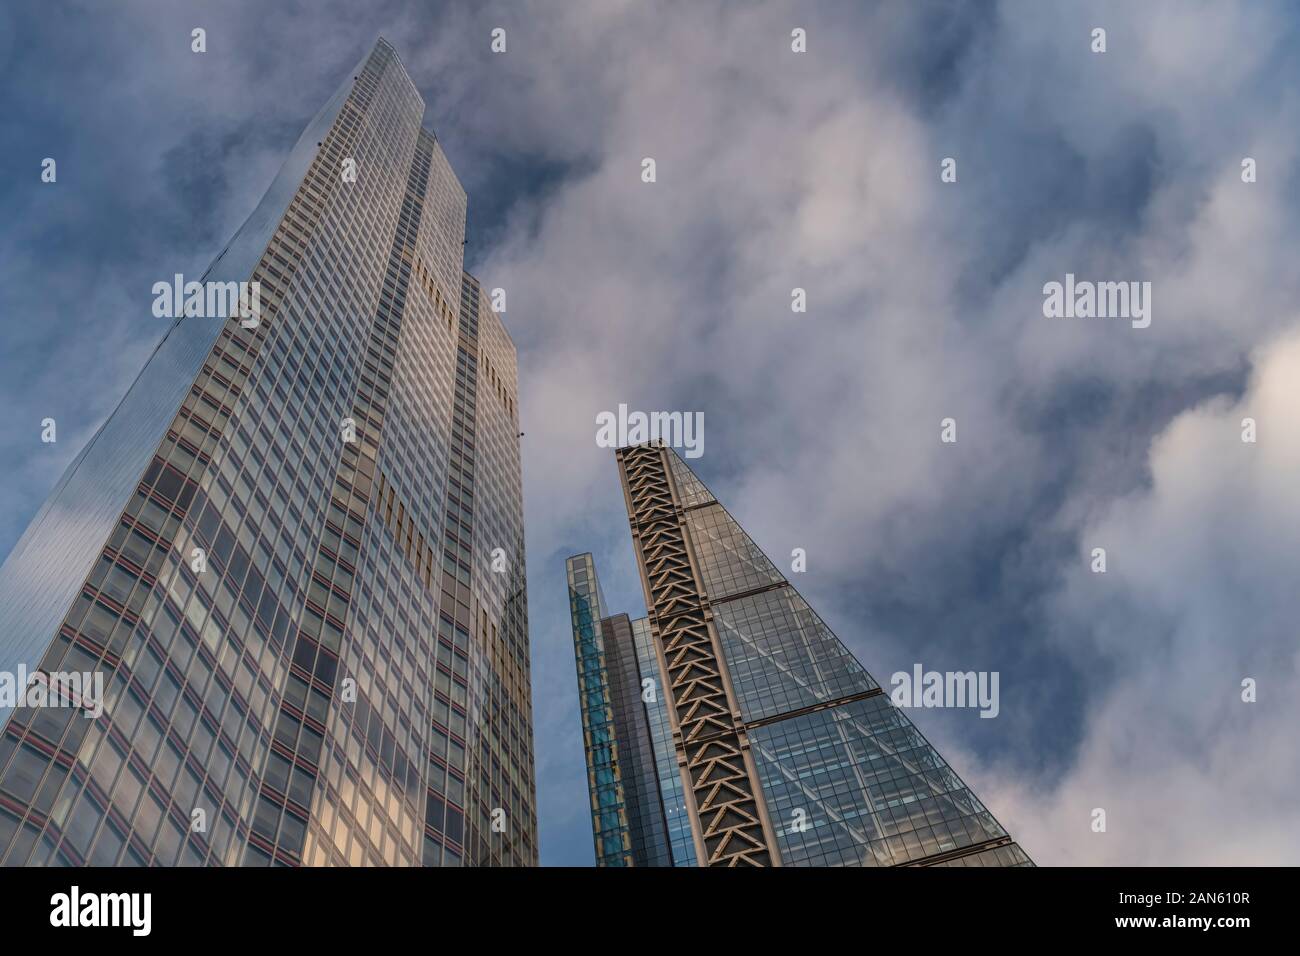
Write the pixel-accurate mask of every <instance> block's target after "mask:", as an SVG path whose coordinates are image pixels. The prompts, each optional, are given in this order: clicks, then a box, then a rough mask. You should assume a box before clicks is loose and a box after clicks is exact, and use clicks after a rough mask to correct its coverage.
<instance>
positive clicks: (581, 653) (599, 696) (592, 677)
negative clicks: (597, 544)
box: [565, 554, 633, 866]
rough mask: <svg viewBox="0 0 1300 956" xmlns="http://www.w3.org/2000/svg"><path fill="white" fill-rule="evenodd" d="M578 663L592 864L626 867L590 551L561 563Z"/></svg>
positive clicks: (627, 837) (627, 847)
mask: <svg viewBox="0 0 1300 956" xmlns="http://www.w3.org/2000/svg"><path fill="white" fill-rule="evenodd" d="M565 570H566V573H567V576H568V582H569V612H570V615H571V616H572V620H573V645H574V657H575V659H576V661H577V667H578V709H579V711H580V713H581V715H582V736H583V747H584V750H585V755H586V759H587V790H588V793H589V796H590V800H591V830H592V836H593V838H594V840H595V844H596V865H597V866H632V864H633V859H632V836H631V833H630V831H629V828H628V818H627V802H626V800H625V798H624V794H623V781H622V776H621V765H620V761H619V753H618V740H617V733H616V731H615V724H614V706H613V702H612V700H611V693H610V686H609V684H610V682H609V670H608V667H607V666H606V658H605V646H604V636H603V634H602V630H601V625H600V621H601V608H602V607H603V606H604V602H603V599H602V597H601V594H600V584H599V582H598V580H597V579H596V567H595V564H594V563H593V561H592V558H591V555H590V554H580V555H575V556H574V557H571V558H569V559H568V561H567V562H566V567H565Z"/></svg>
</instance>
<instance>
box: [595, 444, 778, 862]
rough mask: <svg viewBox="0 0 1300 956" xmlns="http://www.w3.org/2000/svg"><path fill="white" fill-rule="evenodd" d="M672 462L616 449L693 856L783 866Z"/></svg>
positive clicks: (656, 450) (653, 453)
mask: <svg viewBox="0 0 1300 956" xmlns="http://www.w3.org/2000/svg"><path fill="white" fill-rule="evenodd" d="M667 454H668V452H667V451H665V449H663V448H662V447H660V446H657V445H637V446H633V447H630V448H622V449H619V451H618V462H619V474H620V477H621V478H622V481H623V493H624V496H625V497H626V499H627V506H628V517H629V519H630V521H631V524H632V537H633V539H634V541H635V542H636V552H637V564H638V565H639V567H640V571H641V582H642V585H643V587H644V589H645V594H646V609H647V611H648V612H649V618H650V626H651V633H652V634H653V636H654V639H655V644H656V647H657V656H658V657H659V665H660V668H661V670H662V672H663V674H664V677H665V680H666V681H667V684H668V693H669V694H670V695H671V698H672V704H673V706H672V707H671V708H670V709H669V714H670V716H671V718H672V725H673V737H674V743H675V745H676V747H677V755H678V762H679V763H680V764H681V769H682V775H683V783H684V784H685V785H686V795H687V807H688V812H689V815H690V818H691V828H692V830H693V831H694V834H695V843H696V852H697V855H698V857H699V859H700V862H701V864H702V865H704V866H779V865H780V857H779V855H778V852H777V850H776V840H775V837H774V835H773V833H772V827H771V824H770V821H769V820H768V816H767V810H766V807H765V806H764V803H763V797H762V791H761V789H760V788H759V784H758V777H757V774H756V772H755V769H754V762H753V759H752V757H751V756H750V753H749V739H748V737H747V735H746V733H745V728H744V724H743V722H742V721H741V719H740V711H739V708H738V707H736V705H735V702H734V701H733V700H732V697H731V691H730V681H729V680H728V679H727V675H726V664H725V662H724V660H723V658H722V654H721V651H720V645H719V643H718V639H717V634H716V632H715V630H714V625H713V623H712V614H711V612H710V610H709V606H708V602H707V600H706V599H705V597H704V595H703V593H702V589H701V587H700V585H699V580H700V579H699V577H698V576H697V573H696V569H695V566H694V564H693V563H692V558H691V550H690V547H689V544H688V534H689V532H688V531H687V529H686V528H685V527H684V526H683V523H682V520H681V519H682V507H681V504H680V502H679V501H678V498H677V494H676V491H675V489H674V487H673V484H672V481H671V478H670V477H669V465H668V460H667V457H666V456H667Z"/></svg>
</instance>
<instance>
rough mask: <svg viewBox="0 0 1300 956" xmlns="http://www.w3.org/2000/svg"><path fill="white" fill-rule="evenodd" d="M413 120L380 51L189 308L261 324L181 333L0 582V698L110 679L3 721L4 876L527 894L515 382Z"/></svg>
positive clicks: (442, 159)
mask: <svg viewBox="0 0 1300 956" xmlns="http://www.w3.org/2000/svg"><path fill="white" fill-rule="evenodd" d="M423 117H424V102H423V100H422V99H421V97H420V95H419V93H418V92H417V90H416V88H415V86H414V84H413V83H412V82H411V79H410V77H409V76H408V75H407V73H406V71H405V69H404V68H403V66H402V64H401V62H400V60H399V59H398V57H397V54H396V52H395V51H394V50H393V48H392V47H391V46H390V45H389V44H388V43H387V42H385V41H383V40H380V41H378V42H377V43H376V45H375V46H374V48H373V49H372V50H371V51H370V53H369V54H368V55H367V56H365V57H364V58H363V59H362V61H361V62H360V63H359V64H358V65H357V67H356V69H355V70H354V71H353V73H352V75H350V76H349V77H348V78H347V80H346V81H345V82H344V83H343V84H342V86H341V87H340V88H339V89H338V91H337V92H336V93H335V94H334V96H333V97H331V99H330V100H329V102H328V103H327V104H326V105H325V107H324V108H323V109H322V110H321V112H320V113H319V114H318V115H317V116H316V117H315V118H314V119H313V120H312V122H311V123H310V124H309V126H308V127H307V129H306V131H305V132H304V133H303V135H302V137H301V139H300V140H299V141H298V143H297V145H296V146H295V147H294V148H293V150H292V151H291V153H290V155H289V157H288V159H287V160H286V162H285V164H284V166H283V168H282V169H281V171H280V173H279V174H278V176H277V177H276V179H275V180H274V182H273V183H272V185H271V187H270V188H269V190H268V191H267V193H266V195H265V196H264V197H263V199H262V200H261V202H260V204H259V205H258V207H257V208H256V210H254V212H253V213H252V215H251V216H250V217H249V219H248V220H247V222H245V224H244V225H243V226H242V227H241V228H240V230H239V231H238V232H237V233H236V235H235V236H234V238H233V239H232V240H231V241H230V243H229V244H228V245H227V247H226V248H225V249H224V250H223V251H222V252H221V254H220V255H219V256H218V257H217V258H216V260H215V261H214V262H213V263H212V265H211V266H210V267H209V269H208V271H207V273H205V274H204V276H203V277H202V280H201V281H204V282H232V281H234V282H239V281H252V282H256V283H258V285H259V288H260V299H261V312H260V316H259V317H258V321H256V323H249V322H244V321H240V320H239V318H238V317H235V318H232V317H230V316H228V315H215V316H203V315H189V316H185V317H182V318H178V319H176V320H175V321H174V322H173V324H172V325H171V327H170V329H169V330H168V332H167V333H166V335H165V336H164V338H163V340H162V341H161V343H160V344H159V345H158V347H157V349H156V350H155V352H154V353H153V355H152V356H151V357H150V359H149V362H148V364H147V365H146V366H145V368H144V370H143V371H142V372H141V374H140V376H139V378H138V379H137V380H136V382H135V383H134V384H133V385H132V387H131V389H130V390H129V392H128V393H127V395H126V396H125V397H124V398H123V400H122V402H121V403H120V404H119V406H118V407H117V408H116V409H115V410H114V412H113V413H112V415H111V416H110V417H109V418H108V420H107V421H106V422H105V423H104V425H103V426H102V427H101V428H100V430H99V432H98V433H97V434H96V435H95V436H94V437H93V438H92V440H91V441H90V442H89V444H88V445H87V446H86V447H85V448H84V449H83V450H82V451H81V453H80V454H79V455H78V456H77V458H76V459H75V460H74V461H73V462H72V464H71V465H70V466H69V468H68V469H67V471H66V473H65V474H64V475H63V477H62V478H61V480H60V481H59V483H58V485H57V486H56V487H55V489H54V490H53V492H52V493H51V494H50V496H49V498H48V499H47V500H46V502H45V504H44V505H43V506H42V508H41V509H40V511H39V512H38V514H37V515H36V517H35V518H34V519H33V521H32V523H31V525H30V526H29V527H28V529H27V531H26V532H25V533H24V535H23V536H22V538H21V539H20V540H19V542H18V543H17V544H16V545H15V547H14V549H13V551H12V553H11V554H10V555H9V557H8V559H7V560H6V561H5V564H4V566H3V568H0V672H9V673H15V672H18V671H19V670H20V669H26V670H27V671H28V672H35V673H37V675H38V677H37V679H38V680H39V679H41V677H40V675H45V674H53V673H57V672H63V671H75V672H88V673H99V674H102V675H103V676H104V695H103V697H104V699H103V704H104V712H103V714H102V715H101V716H99V717H97V718H94V719H91V718H88V717H86V716H85V714H84V713H83V712H82V711H81V710H77V709H74V708H66V707H64V708H59V707H49V706H44V707H42V706H18V707H16V708H11V709H8V710H7V711H0V722H2V723H3V730H2V731H0V861H3V863H4V864H5V865H9V866H16V865H47V864H49V865H54V864H59V865H80V864H96V865H114V864H116V865H164V866H167V865H254V866H268V865H276V866H298V865H394V866H419V865H428V866H440V865H443V866H461V865H532V864H535V863H536V861H537V824H536V814H535V792H534V783H533V779H534V767H533V748H532V718H531V701H530V691H529V680H528V673H529V649H528V625H527V616H526V602H525V598H524V586H525V581H524V537H523V516H522V493H521V471H520V460H519V447H518V438H519V427H518V409H517V407H516V402H517V382H516V368H515V349H514V346H513V344H512V343H511V340H510V337H509V335H508V334H507V332H506V330H505V328H504V326H503V325H502V323H501V320H500V319H499V318H498V316H497V315H496V313H495V312H494V311H493V310H492V309H491V308H490V307H489V306H488V303H487V300H486V298H485V297H484V296H483V295H481V293H480V289H479V285H478V282H477V281H476V280H475V279H474V278H473V277H471V276H469V275H467V274H465V273H464V272H463V245H464V230H465V216H466V197H465V192H464V190H463V188H462V187H461V185H460V183H459V181H458V180H457V178H456V175H455V173H454V172H453V171H452V169H451V167H450V165H449V164H448V161H447V158H446V156H445V155H444V154H443V151H442V148H441V147H440V145H439V144H438V141H437V139H436V138H435V136H434V135H433V134H432V133H431V132H430V131H428V130H427V129H425V128H423V126H422V122H423ZM162 271H163V272H164V273H167V275H166V276H165V278H167V279H170V270H167V269H163V270H162ZM146 308H147V306H146ZM145 314H146V315H147V312H146V313H145ZM152 321H158V320H157V319H153V320H152Z"/></svg>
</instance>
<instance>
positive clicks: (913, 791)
mask: <svg viewBox="0 0 1300 956" xmlns="http://www.w3.org/2000/svg"><path fill="white" fill-rule="evenodd" d="M749 735H750V741H751V743H752V745H753V750H752V753H753V756H754V762H755V765H756V766H757V768H758V773H759V777H760V778H761V779H762V782H763V792H764V795H765V797H766V799H767V805H768V812H769V813H770V814H771V816H772V820H773V826H774V828H775V830H776V833H777V841H778V844H779V846H780V849H781V860H782V862H783V863H784V864H785V865H787V866H896V865H899V864H903V863H908V862H911V861H915V860H920V859H923V858H925V857H927V856H932V855H934V854H938V853H944V852H947V851H951V850H955V849H959V848H961V847H967V846H973V845H975V844H979V843H982V842H984V841H986V840H991V839H996V838H999V837H1005V836H1006V831H1005V830H1003V829H1002V827H1001V826H1000V825H999V824H998V822H997V821H996V820H995V819H994V818H993V815H992V814H990V813H989V812H988V811H987V810H986V809H985V808H984V807H983V805H982V804H980V802H979V800H977V799H976V797H975V795H974V794H973V793H971V792H970V790H969V789H967V787H966V786H965V784H963V783H962V781H961V779H960V778H959V777H958V776H957V774H956V773H954V772H953V771H952V769H951V768H950V767H949V766H948V765H947V764H946V763H945V762H944V761H943V758H942V757H940V756H939V754H938V752H937V751H936V750H935V749H934V748H933V747H932V746H930V744H929V743H928V742H927V741H926V739H925V738H924V737H923V736H922V735H921V733H920V731H918V730H917V729H916V727H915V726H914V725H913V724H912V722H911V721H910V720H909V719H908V718H907V717H906V715H904V714H903V712H902V711H900V710H898V709H897V708H895V707H894V706H893V705H892V704H891V703H890V702H889V699H888V697H886V696H884V695H878V696H875V697H869V698H866V699H864V700H859V701H854V702H851V703H847V704H842V705H840V706H838V707H833V708H830V709H827V710H821V711H815V712H813V713H808V714H803V715H801V716H795V717H790V718H787V719H786V720H782V721H779V722H777V723H773V724H768V725H765V726H761V727H756V728H752V729H751V730H750V732H749Z"/></svg>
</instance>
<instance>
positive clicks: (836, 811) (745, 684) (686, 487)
mask: <svg viewBox="0 0 1300 956" xmlns="http://www.w3.org/2000/svg"><path fill="white" fill-rule="evenodd" d="M618 465H619V474H620V476H621V478H622V483H623V492H624V497H625V499H626V503H627V509H628V516H629V518H630V520H631V525H632V537H633V540H634V548H635V551H636V555H637V564H638V567H639V569H640V572H641V582H642V586H643V589H644V591H645V596H646V607H647V610H648V615H647V617H645V618H641V619H639V620H635V621H632V620H629V619H628V616H627V615H625V614H611V613H610V611H609V609H608V608H607V607H606V605H605V600H604V597H603V595H602V593H601V589H600V585H599V582H598V581H597V578H596V569H595V565H594V562H593V561H592V557H591V555H590V554H580V555H576V556H574V557H571V558H569V559H568V562H567V572H568V585H569V606H570V610H571V613H572V618H573V639H574V649H575V654H576V657H577V665H578V693H579V697H580V709H581V713H582V724H583V734H584V741H585V746H586V757H587V769H588V783H589V789H590V794H591V812H592V830H593V833H594V835H595V840H596V862H597V865H600V866H663V865H675V866H697V865H703V866H778V865H780V866H1032V865H1033V864H1032V862H1031V861H1030V859H1029V857H1028V856H1027V855H1026V854H1025V853H1024V851H1023V850H1021V849H1020V847H1019V846H1018V845H1017V844H1016V843H1015V842H1014V841H1013V840H1012V838H1011V837H1010V836H1009V835H1008V834H1007V832H1006V830H1004V829H1003V828H1002V826H1001V825H1000V824H999V823H998V821H997V820H995V819H994V818H993V815H992V814H991V813H989V811H988V810H986V809H985V808H984V806H983V805H982V804H981V803H980V802H979V800H978V799H977V798H976V797H975V795H974V794H973V793H972V792H971V791H970V789H969V788H968V787H967V786H966V785H965V784H964V783H963V782H962V781H961V779H960V778H959V777H958V776H957V774H956V773H955V772H954V771H953V770H952V768H951V767H949V766H948V764H947V763H946V762H945V761H944V760H943V758H942V757H940V756H939V754H938V752H937V751H936V750H935V749H934V747H932V746H931V745H930V744H929V742H928V741H926V739H925V738H924V737H923V736H922V735H921V733H920V731H918V730H917V729H916V727H915V726H914V725H913V724H912V722H911V720H909V719H908V717H907V715H906V714H904V713H903V711H902V710H900V709H898V708H896V707H894V706H893V704H892V703H891V702H890V699H889V696H888V695H887V694H886V692H885V691H884V690H883V689H882V688H881V686H880V685H879V684H878V683H877V682H876V681H875V679H874V678H872V676H871V675H870V674H868V673H867V671H866V670H865V669H864V668H863V667H862V665H861V664H859V663H858V661H857V659H856V658H854V656H853V655H852V654H851V653H850V652H849V651H848V649H847V648H845V647H844V645H843V644H841V643H840V641H839V639H838V638H837V637H836V636H835V635H834V634H833V633H831V631H830V629H829V628H828V627H827V626H826V625H825V624H824V623H823V622H822V620H821V618H819V617H818V616H817V614H816V612H815V611H813V609H812V608H811V607H809V605H808V603H807V602H806V601H804V599H803V598H802V597H800V596H799V592H798V591H796V590H795V589H794V587H793V586H792V585H791V584H790V582H789V581H787V580H786V578H785V577H784V576H783V575H782V574H781V572H780V571H778V570H777V568H776V566H775V565H774V564H773V563H772V562H771V561H770V560H768V558H767V557H766V556H765V555H764V554H763V552H762V551H761V550H759V548H758V547H757V546H756V545H755V544H754V542H753V541H752V540H751V539H750V538H749V536H748V535H746V534H745V532H744V530H743V529H742V528H741V527H740V525H738V524H737V523H736V521H735V520H734V519H733V518H732V517H731V515H730V514H728V513H727V511H726V509H725V508H723V507H722V505H721V504H720V503H719V502H718V501H717V499H716V498H714V497H713V495H712V493H710V491H709V489H708V488H706V487H705V486H704V483H703V482H701V481H700V480H699V478H698V477H696V475H695V474H694V473H693V472H692V471H691V470H690V468H689V467H688V466H687V465H686V463H685V462H683V461H682V460H681V458H679V457H678V456H677V454H676V453H674V452H673V451H672V450H671V449H668V448H665V447H662V446H661V445H659V444H646V445H636V446H632V447H628V448H621V449H619V451H618Z"/></svg>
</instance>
